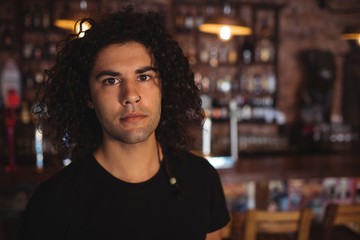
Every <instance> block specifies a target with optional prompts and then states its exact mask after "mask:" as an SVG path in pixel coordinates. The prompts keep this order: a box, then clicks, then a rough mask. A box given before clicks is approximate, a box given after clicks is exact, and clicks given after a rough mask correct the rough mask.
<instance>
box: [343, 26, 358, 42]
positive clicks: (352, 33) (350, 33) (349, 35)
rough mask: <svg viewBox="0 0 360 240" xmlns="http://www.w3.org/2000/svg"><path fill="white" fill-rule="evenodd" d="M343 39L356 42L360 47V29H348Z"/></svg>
mask: <svg viewBox="0 0 360 240" xmlns="http://www.w3.org/2000/svg"><path fill="white" fill-rule="evenodd" d="M341 37H342V38H343V39H346V40H355V41H356V43H357V44H358V45H359V46H360V27H354V26H352V27H347V28H345V30H344V32H343V33H342V35H341Z"/></svg>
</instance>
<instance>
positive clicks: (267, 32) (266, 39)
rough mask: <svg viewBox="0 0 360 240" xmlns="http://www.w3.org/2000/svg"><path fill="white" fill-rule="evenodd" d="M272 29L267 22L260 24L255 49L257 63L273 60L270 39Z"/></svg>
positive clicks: (272, 44) (273, 54) (273, 51)
mask: <svg viewBox="0 0 360 240" xmlns="http://www.w3.org/2000/svg"><path fill="white" fill-rule="evenodd" d="M271 35H272V29H271V28H270V26H269V25H268V23H267V21H266V20H264V21H263V22H262V26H261V31H260V38H259V40H258V41H257V46H256V49H255V58H256V61H257V62H263V63H267V62H273V61H274V60H275V47H274V43H273V41H272V39H271Z"/></svg>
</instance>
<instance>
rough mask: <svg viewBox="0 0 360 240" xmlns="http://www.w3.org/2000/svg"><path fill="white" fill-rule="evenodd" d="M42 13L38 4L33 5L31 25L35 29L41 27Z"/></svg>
mask: <svg viewBox="0 0 360 240" xmlns="http://www.w3.org/2000/svg"><path fill="white" fill-rule="evenodd" d="M42 17H43V16H42V11H41V8H40V6H39V5H38V4H36V5H35V7H34V11H33V18H32V25H33V27H34V28H35V29H39V28H41V27H42Z"/></svg>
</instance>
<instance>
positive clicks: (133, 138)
mask: <svg viewBox="0 0 360 240" xmlns="http://www.w3.org/2000/svg"><path fill="white" fill-rule="evenodd" d="M90 96H91V101H90V103H89V105H90V106H91V107H93V108H94V110H95V112H96V115H97V118H98V120H99V122H100V124H101V126H102V128H103V137H104V141H120V142H123V143H126V144H135V143H140V142H143V141H146V140H148V139H151V138H153V139H155V129H156V127H157V126H158V123H159V121H160V114H161V82H160V79H159V76H158V71H157V70H156V69H155V66H154V61H153V60H152V58H151V56H150V54H149V53H148V51H147V50H146V49H145V47H144V46H143V45H141V44H139V43H135V42H130V43H126V44H112V45H109V46H107V47H105V48H104V49H102V50H101V51H100V52H99V54H98V57H97V59H96V61H95V65H94V68H93V70H92V72H91V74H90Z"/></svg>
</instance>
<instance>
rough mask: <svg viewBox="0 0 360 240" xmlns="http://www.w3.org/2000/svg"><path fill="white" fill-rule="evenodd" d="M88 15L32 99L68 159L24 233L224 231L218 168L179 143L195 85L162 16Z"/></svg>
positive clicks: (41, 191) (194, 104)
mask: <svg viewBox="0 0 360 240" xmlns="http://www.w3.org/2000/svg"><path fill="white" fill-rule="evenodd" d="M86 21H88V22H89V23H90V24H91V28H90V29H89V30H87V31H86V32H85V35H84V37H82V38H79V37H77V36H72V37H69V38H68V39H67V40H66V41H65V44H64V46H63V48H62V49H61V50H60V52H59V54H58V58H57V62H56V64H55V66H54V67H53V68H52V69H51V70H50V71H49V72H48V74H49V80H48V82H47V84H46V88H45V89H44V93H43V96H42V98H41V100H40V103H39V107H37V109H35V110H36V111H37V113H38V114H39V117H40V120H41V125H42V126H43V129H44V130H43V131H44V134H45V135H47V136H49V137H52V138H53V139H54V144H55V146H57V148H58V149H59V151H64V150H66V146H69V145H71V146H73V151H72V158H73V160H74V161H73V163H71V164H70V165H69V166H68V167H66V168H65V169H63V170H62V171H61V172H60V173H59V174H57V175H56V176H55V177H53V178H51V179H50V180H48V181H46V182H44V183H42V184H40V186H39V187H38V188H37V189H36V191H35V193H34V194H33V196H32V198H31V200H30V201H29V203H28V206H27V208H26V211H25V213H24V217H23V221H22V224H21V227H20V231H19V236H20V239H47V240H48V239H139V240H140V239H141V240H144V239H150V240H152V239H164V240H165V239H166V240H176V239H179V240H180V239H181V240H191V239H194V240H195V239H196V240H199V239H207V240H215V239H217V240H219V239H221V235H220V229H221V228H222V227H224V226H225V225H226V224H227V222H228V221H229V214H228V211H227V209H226V204H225V199H224V194H223V192H222V187H221V183H220V180H219V177H218V174H217V172H216V170H215V169H214V168H213V167H212V166H211V165H210V164H209V163H208V162H207V161H206V160H205V159H203V158H200V157H197V156H195V155H193V154H191V153H189V152H187V151H186V150H185V148H186V140H187V137H186V135H185V132H186V131H185V130H186V126H187V124H188V123H190V122H196V121H202V118H203V112H202V109H201V100H200V97H199V93H198V88H197V87H196V86H195V84H194V78H193V73H192V72H191V70H190V68H189V64H188V61H187V59H186V58H185V57H184V55H183V52H182V50H181V49H180V48H179V45H178V44H177V42H176V41H174V40H173V38H172V37H171V36H170V35H169V34H168V33H167V32H166V31H165V26H164V19H163V18H162V17H161V16H159V15H158V14H155V13H135V11H134V9H133V8H132V7H128V8H126V9H124V11H121V12H118V13H114V14H112V15H110V16H108V17H107V18H105V19H103V20H102V21H100V22H95V21H94V20H92V19H86Z"/></svg>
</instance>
